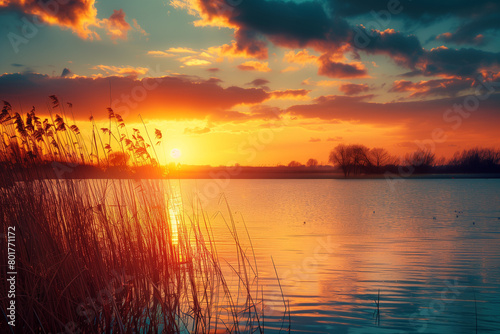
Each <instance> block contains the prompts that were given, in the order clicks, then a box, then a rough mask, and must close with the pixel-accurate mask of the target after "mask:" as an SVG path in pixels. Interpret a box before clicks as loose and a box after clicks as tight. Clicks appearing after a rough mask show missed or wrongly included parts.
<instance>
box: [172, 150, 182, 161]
mask: <svg viewBox="0 0 500 334" xmlns="http://www.w3.org/2000/svg"><path fill="white" fill-rule="evenodd" d="M181 154H182V152H181V150H179V149H178V148H174V149H172V151H170V156H171V157H172V158H174V159H179V158H180V157H181Z"/></svg>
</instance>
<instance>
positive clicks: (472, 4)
mask: <svg viewBox="0 0 500 334" xmlns="http://www.w3.org/2000/svg"><path fill="white" fill-rule="evenodd" d="M328 3H329V5H330V6H329V8H330V10H331V11H332V12H333V13H336V14H340V15H344V16H350V17H353V16H369V17H370V18H371V19H374V18H375V17H374V14H373V13H379V15H381V16H382V14H383V13H384V12H382V11H389V10H388V9H390V8H389V6H394V8H401V10H400V12H399V13H397V16H398V17H403V18H405V19H408V18H409V19H413V20H416V21H420V22H431V21H435V20H436V19H440V18H444V17H450V16H458V17H474V16H477V15H480V14H487V13H491V12H494V11H498V10H500V4H499V3H498V1H496V0H477V1H469V0H442V1H435V0H419V1H411V0H349V1H346V0H328Z"/></svg>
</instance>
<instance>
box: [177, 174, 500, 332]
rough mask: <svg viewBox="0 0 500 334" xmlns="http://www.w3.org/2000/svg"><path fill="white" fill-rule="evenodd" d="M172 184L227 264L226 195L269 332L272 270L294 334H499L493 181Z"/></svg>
mask: <svg viewBox="0 0 500 334" xmlns="http://www.w3.org/2000/svg"><path fill="white" fill-rule="evenodd" d="M169 182H170V183H171V186H172V189H173V191H174V192H176V193H178V194H180V193H182V198H183V201H184V206H185V207H186V206H188V205H189V204H188V203H189V202H190V200H191V198H192V197H193V193H196V192H197V193H198V194H199V196H200V198H202V200H203V203H204V208H205V210H206V212H207V213H208V215H209V216H210V217H212V219H211V221H212V225H213V231H214V235H215V238H216V242H217V244H218V252H219V256H220V257H221V258H222V259H227V260H228V261H230V262H231V261H234V253H235V246H234V241H232V240H231V239H230V234H229V232H228V228H227V226H226V223H225V222H224V220H223V219H222V217H226V219H227V218H228V216H229V214H228V210H227V208H226V206H225V203H224V202H223V201H221V200H220V198H219V196H217V195H218V193H219V192H223V193H224V195H225V197H226V198H227V201H228V203H229V206H230V211H231V213H232V214H233V215H234V219H235V221H236V226H237V228H238V230H239V235H240V238H241V239H242V240H243V241H242V244H244V245H245V247H247V248H246V249H247V253H248V254H249V255H250V256H252V248H251V245H253V252H254V253H255V258H256V261H257V265H258V270H259V280H260V282H259V284H260V285H263V286H264V290H263V294H264V299H265V316H266V319H265V320H266V327H267V326H269V327H270V328H269V332H279V329H280V321H281V319H282V317H283V311H284V306H283V301H282V299H281V294H280V286H279V284H278V281H277V280H276V274H275V269H276V272H277V273H278V275H279V279H280V281H279V283H280V284H281V288H282V289H283V293H284V295H285V298H286V299H287V300H289V306H290V308H289V310H290V320H291V330H292V332H297V333H474V332H475V331H476V326H477V329H478V332H479V333H486V332H499V331H500V289H499V288H500V180H498V179H446V180H412V179H407V180H404V181H402V182H400V183H398V184H397V185H395V186H394V187H392V186H390V185H389V184H388V182H386V181H385V180H230V181H226V180H218V181H215V180H171V181H169ZM188 211H189V210H188ZM218 211H221V212H222V215H220V214H216V213H217V212H218ZM243 221H244V222H245V224H246V227H247V229H248V233H249V235H250V237H251V245H250V242H249V241H248V238H247V235H246V232H245V227H244V224H243ZM271 257H272V259H271ZM272 261H274V264H275V267H274V266H273V262H272ZM287 317H288V316H287ZM286 326H288V325H286ZM266 332H267V330H266Z"/></svg>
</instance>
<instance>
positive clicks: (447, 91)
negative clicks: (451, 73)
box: [389, 79, 475, 97]
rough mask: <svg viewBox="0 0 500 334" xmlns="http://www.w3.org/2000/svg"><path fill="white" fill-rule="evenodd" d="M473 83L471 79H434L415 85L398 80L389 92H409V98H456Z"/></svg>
mask: <svg viewBox="0 0 500 334" xmlns="http://www.w3.org/2000/svg"><path fill="white" fill-rule="evenodd" d="M474 82H475V80H473V79H436V80H428V81H420V82H416V83H414V82H411V81H407V80H399V81H395V82H394V83H393V85H392V87H391V89H390V90H389V92H399V93H401V92H409V93H411V94H410V97H428V96H456V95H457V94H458V93H460V92H462V91H465V90H468V89H471V88H472V87H473V85H474Z"/></svg>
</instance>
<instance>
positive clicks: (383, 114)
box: [287, 90, 500, 139]
mask: <svg viewBox="0 0 500 334" xmlns="http://www.w3.org/2000/svg"><path fill="white" fill-rule="evenodd" d="M484 93H485V91H484V90H483V91H481V94H484ZM464 101H466V98H465V97H454V98H443V99H436V100H427V101H411V102H393V103H375V102H369V96H356V97H348V96H322V97H319V98H317V99H315V100H314V102H313V103H311V104H303V105H295V106H292V107H290V108H288V109H287V113H288V114H289V115H290V116H292V117H301V118H305V119H320V120H322V121H329V122H330V121H347V122H354V123H361V124H371V125H376V126H381V127H399V128H401V135H403V136H405V137H410V138H411V137H416V138H422V139H428V138H431V134H432V132H433V131H434V130H435V129H436V128H442V129H444V130H446V131H452V132H453V131H454V132H456V134H457V135H460V136H462V135H463V136H465V135H468V134H470V135H480V136H488V135H489V136H492V137H495V136H496V135H495V133H497V132H498V129H497V124H498V122H500V113H498V105H499V104H500V94H492V95H490V96H489V97H488V98H486V99H483V101H480V102H479V106H478V107H477V109H475V110H472V111H467V109H466V108H465V107H464V103H465V102H464ZM455 106H459V107H458V109H457V110H461V112H464V114H465V115H467V114H468V115H469V116H468V117H467V118H465V117H461V116H460V114H459V113H458V112H455V111H452V110H454V108H455ZM469 110H471V109H469ZM495 138H496V137H495Z"/></svg>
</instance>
